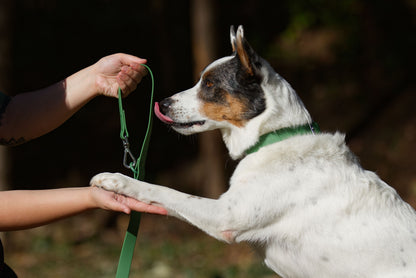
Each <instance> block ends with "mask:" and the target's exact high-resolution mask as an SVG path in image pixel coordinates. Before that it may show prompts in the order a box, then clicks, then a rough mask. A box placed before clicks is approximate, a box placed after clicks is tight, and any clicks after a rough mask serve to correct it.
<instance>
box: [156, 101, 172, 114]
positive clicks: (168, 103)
mask: <svg viewBox="0 0 416 278" xmlns="http://www.w3.org/2000/svg"><path fill="white" fill-rule="evenodd" d="M172 103H173V100H172V99H171V98H170V97H168V98H165V99H164V100H162V101H161V102H159V108H160V112H162V114H164V115H166V113H167V112H168V110H169V108H170V106H171V105H172Z"/></svg>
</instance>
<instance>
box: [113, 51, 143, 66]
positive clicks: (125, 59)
mask: <svg viewBox="0 0 416 278" xmlns="http://www.w3.org/2000/svg"><path fill="white" fill-rule="evenodd" d="M118 55H119V59H120V62H121V63H122V64H124V65H129V66H132V65H133V64H139V65H140V64H146V63H147V60H146V59H143V58H139V57H136V56H133V55H130V54H124V53H119V54H118Z"/></svg>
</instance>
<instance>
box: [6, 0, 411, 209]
mask: <svg viewBox="0 0 416 278" xmlns="http://www.w3.org/2000/svg"><path fill="white" fill-rule="evenodd" d="M6 2H7V3H8V4H7V5H2V6H0V9H1V8H3V9H5V10H4V11H3V12H6V14H7V15H8V19H9V20H8V21H7V22H8V24H7V26H6V25H5V26H3V31H4V30H6V31H7V36H3V38H4V40H6V39H7V40H8V43H9V45H10V46H11V47H10V51H9V56H7V57H4V56H3V57H0V59H6V58H7V59H8V63H5V62H4V61H3V64H6V66H7V71H5V74H4V75H5V76H6V75H7V80H6V81H3V83H4V84H1V83H0V90H1V91H5V92H7V93H9V94H11V95H14V94H18V93H22V92H26V91H31V90H35V89H39V88H42V87H45V86H48V85H51V84H53V83H55V82H57V81H59V80H62V79H64V78H65V77H67V76H69V75H70V74H72V73H74V72H76V71H77V70H80V69H82V68H84V67H86V66H89V65H91V64H93V63H95V62H96V61H97V60H99V59H100V58H101V57H103V56H105V55H109V54H112V53H116V52H125V53H129V54H133V55H136V56H139V57H142V58H146V59H148V65H149V66H150V67H151V69H152V71H153V73H154V76H155V82H156V87H155V100H161V99H162V98H164V97H167V96H170V95H172V94H173V93H176V92H178V91H181V90H184V89H187V88H189V87H191V86H193V84H194V81H195V77H194V76H193V72H194V58H195V57H193V54H192V47H193V46H192V43H191V42H192V33H191V30H192V26H191V24H192V23H191V22H192V20H191V12H190V10H191V4H192V3H193V2H192V1H183V0H177V1H163V0H157V1H130V0H124V1H116V0H89V1H84V0H83V1H81V0H72V1H58V0H42V1H41V0H21V1H6ZM6 2H4V3H6ZM209 3H210V5H211V6H212V7H213V9H212V10H210V12H211V13H213V17H214V18H215V24H214V26H213V30H214V33H213V34H206V35H207V36H213V37H214V38H215V45H216V53H217V55H218V56H217V57H214V58H219V57H223V56H226V55H230V54H231V46H230V43H229V28H230V25H240V24H241V25H243V26H244V30H245V36H246V38H247V39H248V41H249V42H250V43H251V45H252V46H253V48H254V49H255V50H256V51H257V52H258V53H259V54H260V55H261V56H262V57H264V58H265V59H266V60H268V61H269V62H270V63H271V64H272V66H273V67H274V68H275V70H276V71H277V72H278V73H279V74H281V75H282V76H283V77H284V78H286V79H287V80H288V81H289V83H291V84H292V86H293V87H294V88H295V90H296V91H297V92H298V94H299V96H300V97H301V98H302V100H303V101H304V103H305V105H306V107H307V108H308V109H309V111H310V113H311V114H312V116H313V118H314V120H315V121H317V122H318V123H319V124H320V126H321V129H322V130H324V131H329V132H335V131H337V130H338V131H341V132H343V133H346V134H347V140H348V143H349V145H350V147H351V148H352V150H353V151H354V152H355V153H356V154H357V155H358V156H359V158H360V160H361V163H362V165H363V166H364V167H365V168H367V169H369V170H372V171H375V172H377V174H379V175H380V176H381V177H382V178H383V179H384V180H385V181H386V182H387V183H389V184H390V185H392V186H393V187H395V188H396V189H397V190H398V191H399V193H400V194H401V196H402V197H403V198H404V199H405V200H407V201H408V202H409V203H411V204H412V205H413V206H414V207H416V173H415V165H416V158H415V155H416V150H415V143H416V116H415V113H414V111H415V104H416V92H415V78H414V73H415V71H414V67H415V66H414V65H415V62H416V61H415V49H416V41H415V34H416V33H415V20H416V17H415V10H416V2H415V1H412V0H396V1H389V0H378V1H362V0H342V1H333V0H314V1H312V0H296V1H293V0H283V1H264V0H263V1H262V0H247V1H236V0H232V1H231V0H230V1H210V2H209ZM207 12H209V11H207ZM1 63H2V61H1V60H0V64H1ZM3 80H4V78H3ZM149 93H150V78H147V77H146V78H144V79H143V81H142V82H141V84H140V85H139V86H138V88H137V90H136V92H134V93H132V94H131V95H130V96H129V97H128V98H127V99H125V100H124V107H125V110H126V113H127V115H126V116H127V124H128V129H129V132H130V143H131V145H132V147H133V152H134V153H135V154H137V153H138V151H139V148H140V144H141V140H142V138H143V136H144V132H145V127H146V124H147V114H148V106H149V104H148V101H149ZM117 105H118V104H117V101H116V100H115V99H109V98H105V97H98V98H96V99H94V100H93V101H91V102H90V103H88V104H87V105H86V106H85V107H84V108H82V109H81V110H80V111H79V112H78V113H77V114H76V115H74V116H73V117H72V118H71V119H70V120H68V121H67V122H66V123H65V124H63V125H62V126H61V127H59V128H58V129H56V130H55V131H53V132H51V133H50V134H48V135H46V136H43V137H41V138H38V139H35V140H33V141H31V142H29V143H27V144H24V145H21V146H17V147H13V148H9V149H8V154H7V155H8V160H7V167H8V179H9V185H10V187H11V188H31V189H33V188H53V187H65V186H87V185H88V181H89V179H90V178H91V177H92V176H93V175H94V174H96V173H99V172H102V171H121V172H124V173H126V174H130V173H129V171H128V170H126V169H124V168H123V167H122V154H123V150H122V145H121V141H120V139H119V114H118V106H117ZM28 120H30V119H28ZM34 124H36V123H34ZM199 144H200V140H199V137H198V136H191V137H184V136H179V135H177V134H176V133H174V132H173V131H172V130H169V129H168V128H166V127H165V126H164V125H163V124H161V123H160V122H159V121H158V120H157V119H155V121H154V128H153V135H152V140H151V145H150V149H149V155H148V161H147V171H146V173H147V180H150V181H154V182H161V183H163V184H166V185H170V186H173V187H177V188H179V189H182V190H186V191H188V192H189V191H192V192H193V193H196V194H198V193H201V192H203V190H202V189H201V188H199V187H198V185H197V184H193V180H192V179H191V180H189V179H188V178H187V177H188V176H189V172H191V171H193V169H194V168H192V167H190V165H192V164H193V162H194V161H195V159H196V158H197V157H198V156H199V155H200V145H199ZM223 152H224V157H225V159H224V162H223V163H224V165H223V168H224V169H226V171H225V172H226V174H228V173H229V172H231V171H232V169H233V167H234V163H233V162H231V160H230V159H229V158H226V151H225V150H223ZM172 169H173V170H172ZM195 171H201V169H199V170H195ZM202 171H207V172H209V171H211V170H210V169H209V168H207V169H203V170H202ZM173 172H174V173H173ZM188 186H189V188H188ZM224 190H225V188H224Z"/></svg>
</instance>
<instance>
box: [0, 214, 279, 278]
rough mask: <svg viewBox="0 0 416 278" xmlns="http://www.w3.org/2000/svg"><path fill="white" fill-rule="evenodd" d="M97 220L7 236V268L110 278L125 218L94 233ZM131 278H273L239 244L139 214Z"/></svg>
mask: <svg viewBox="0 0 416 278" xmlns="http://www.w3.org/2000/svg"><path fill="white" fill-rule="evenodd" d="M98 215H99V216H97V214H96V213H95V214H91V215H84V216H77V217H73V218H72V219H69V220H65V221H61V222H59V223H55V224H52V225H48V226H45V227H41V228H37V229H32V230H27V231H19V232H13V233H8V234H7V237H6V244H5V252H6V261H7V263H8V264H9V265H10V266H11V267H12V268H13V269H14V270H15V271H16V272H17V274H18V276H19V277H23V278H31V277H44V278H48V277H61V278H66V277H80V278H83V277H100V278H107V277H115V272H116V268H117V263H118V257H119V254H120V250H121V245H122V241H123V237H124V232H125V228H126V227H127V221H128V218H127V217H124V216H123V217H118V221H117V225H116V228H112V229H109V228H106V229H100V228H98V226H100V225H102V223H103V221H102V219H103V217H102V216H103V213H102V212H99V213H98ZM104 218H105V217H104ZM100 219H101V220H100ZM100 223H101V224H100ZM136 277H141V278H150V277H151V278H167V277H169V278H188V277H192V278H194V277H195V278H234V277H239V278H246V277H259V278H271V277H278V276H277V275H275V274H274V273H273V272H272V271H270V270H269V269H268V268H267V267H266V266H265V265H264V264H263V263H262V261H261V259H260V258H258V257H257V255H256V254H255V253H254V252H253V251H252V250H251V249H250V248H249V247H248V246H246V245H244V244H235V245H228V244H225V243H222V242H219V241H217V240H215V239H213V238H211V237H209V236H207V235H206V234H204V233H203V232H201V231H199V230H197V229H196V228H194V227H191V226H190V225H188V224H186V223H182V222H180V221H178V220H176V219H172V218H166V217H161V216H150V215H144V216H143V217H142V223H141V226H140V231H139V239H138V242H137V244H136V249H135V257H134V259H133V263H132V268H131V272H130V278H136Z"/></svg>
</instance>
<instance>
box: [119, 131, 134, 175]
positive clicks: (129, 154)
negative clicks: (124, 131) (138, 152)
mask: <svg viewBox="0 0 416 278" xmlns="http://www.w3.org/2000/svg"><path fill="white" fill-rule="evenodd" d="M121 141H123V147H124V157H123V165H124V167H126V168H127V169H131V168H130V164H132V163H133V165H131V167H133V168H134V167H135V166H136V162H137V161H136V158H135V157H134V156H133V153H132V152H131V151H130V144H129V140H128V139H127V137H125V138H122V139H121ZM129 157H130V160H131V162H130V163H128V161H129Z"/></svg>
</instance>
